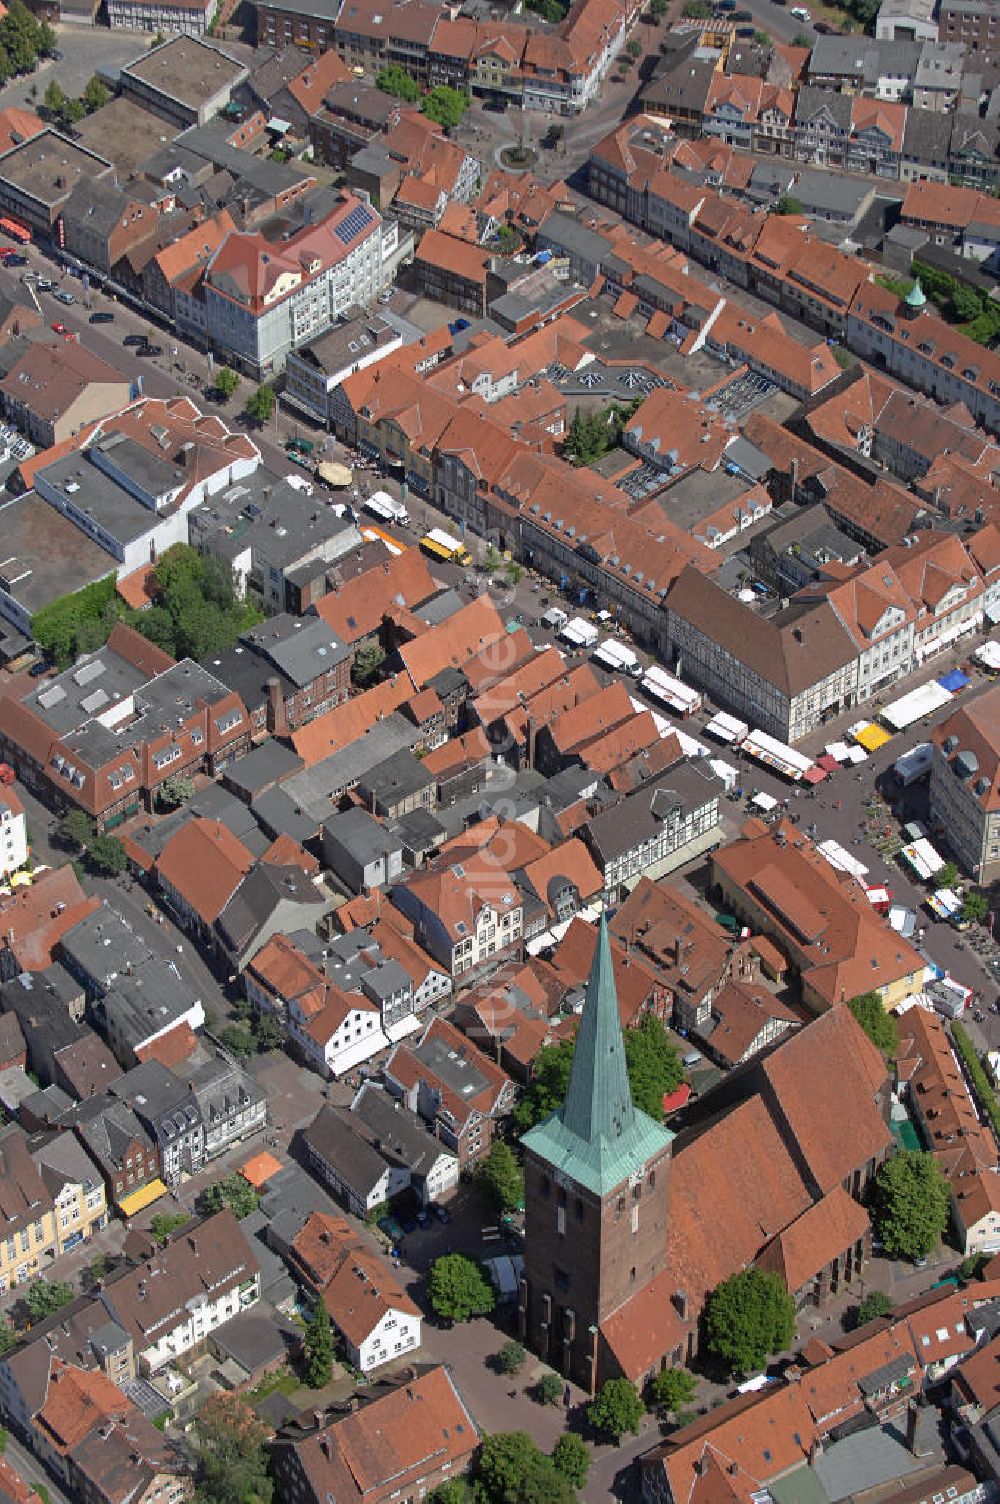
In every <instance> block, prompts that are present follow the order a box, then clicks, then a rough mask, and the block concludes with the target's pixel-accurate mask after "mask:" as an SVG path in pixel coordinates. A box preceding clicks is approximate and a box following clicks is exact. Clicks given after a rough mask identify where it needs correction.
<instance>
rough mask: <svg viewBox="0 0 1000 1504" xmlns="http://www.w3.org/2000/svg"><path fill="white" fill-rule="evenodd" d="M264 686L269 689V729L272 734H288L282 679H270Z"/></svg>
mask: <svg viewBox="0 0 1000 1504" xmlns="http://www.w3.org/2000/svg"><path fill="white" fill-rule="evenodd" d="M264 688H265V690H266V691H267V729H268V731H269V732H270V734H271V735H272V736H287V734H288V717H287V715H286V714H285V701H284V697H283V695H282V693H281V680H280V679H274V678H271V679H268V681H267V683H266V684H265V685H264Z"/></svg>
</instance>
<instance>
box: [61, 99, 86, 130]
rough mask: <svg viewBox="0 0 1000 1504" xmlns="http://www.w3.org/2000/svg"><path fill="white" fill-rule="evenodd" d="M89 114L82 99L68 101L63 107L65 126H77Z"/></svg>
mask: <svg viewBox="0 0 1000 1504" xmlns="http://www.w3.org/2000/svg"><path fill="white" fill-rule="evenodd" d="M86 113H87V106H86V105H85V104H84V102H83V100H82V99H67V101H66V103H65V104H64V105H63V107H62V123H63V125H77V124H78V123H79V122H80V121H81V120H82V119H83V117H84V116H85V115H86Z"/></svg>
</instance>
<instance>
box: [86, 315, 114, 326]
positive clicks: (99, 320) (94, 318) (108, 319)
mask: <svg viewBox="0 0 1000 1504" xmlns="http://www.w3.org/2000/svg"><path fill="white" fill-rule="evenodd" d="M114 321H115V316H114V314H113V313H92V314H91V315H90V322H91V323H92V324H113V323H114Z"/></svg>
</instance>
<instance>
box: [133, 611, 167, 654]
mask: <svg viewBox="0 0 1000 1504" xmlns="http://www.w3.org/2000/svg"><path fill="white" fill-rule="evenodd" d="M126 620H127V622H128V624H129V626H130V627H134V628H135V630H136V631H137V632H141V633H142V635H143V637H145V638H146V640H147V641H148V642H152V643H154V644H155V646H156V647H158V648H161V649H162V650H163V652H164V653H170V654H171V656H173V651H174V646H175V638H176V632H175V629H174V619H173V617H172V616H171V614H170V612H169V611H168V610H167V609H166V607H165V606H150V607H149V608H148V609H147V610H145V611H133V612H131V613H130V614H129V615H128V616H127V617H126Z"/></svg>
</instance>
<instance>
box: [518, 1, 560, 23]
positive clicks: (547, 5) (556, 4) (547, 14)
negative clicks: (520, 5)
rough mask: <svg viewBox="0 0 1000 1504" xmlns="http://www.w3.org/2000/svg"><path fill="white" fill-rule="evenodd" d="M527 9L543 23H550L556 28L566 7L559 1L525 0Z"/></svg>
mask: <svg viewBox="0 0 1000 1504" xmlns="http://www.w3.org/2000/svg"><path fill="white" fill-rule="evenodd" d="M527 7H528V9H529V10H533V11H534V12H535V14H536V15H538V16H541V17H542V19H543V20H544V21H550V22H551V23H552V25H553V26H558V24H559V22H560V21H561V20H562V19H563V18H564V16H565V15H566V6H565V5H562V4H561V3H560V0H527Z"/></svg>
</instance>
